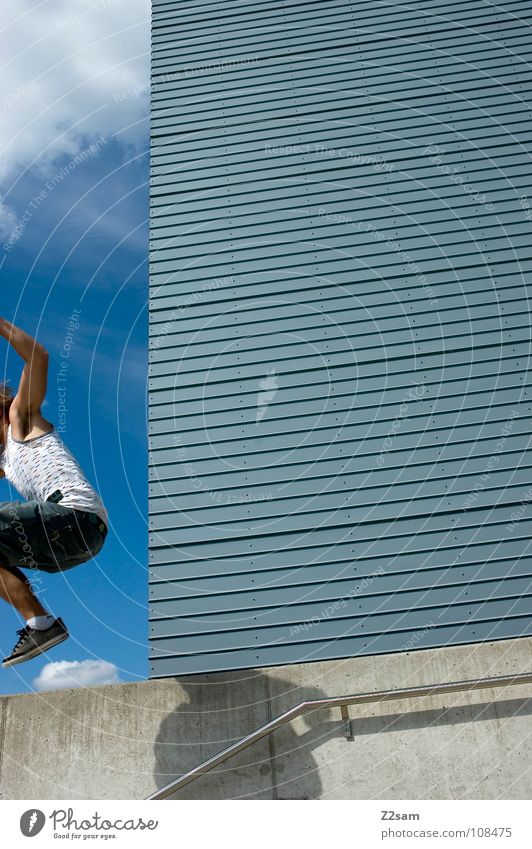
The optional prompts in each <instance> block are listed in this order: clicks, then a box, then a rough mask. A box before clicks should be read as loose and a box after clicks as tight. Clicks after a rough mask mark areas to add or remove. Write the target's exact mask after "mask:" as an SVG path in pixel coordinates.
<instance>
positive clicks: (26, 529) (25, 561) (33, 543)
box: [0, 501, 107, 572]
mask: <svg viewBox="0 0 532 849" xmlns="http://www.w3.org/2000/svg"><path fill="white" fill-rule="evenodd" d="M106 535H107V527H106V525H105V524H104V522H102V520H101V519H100V517H99V516H97V515H96V513H89V512H86V511H85V510H78V509H77V508H74V507H65V506H64V505H61V504H58V503H56V502H53V501H3V502H0V564H1V565H3V566H7V567H10V566H20V567H21V568H23V569H40V570H42V571H43V572H63V571H64V570H65V569H71V568H72V567H73V566H79V564H80V563H85V562H86V561H87V560H90V559H91V557H94V556H95V555H96V554H98V552H99V551H100V549H101V548H102V546H103V544H104V542H105V538H106Z"/></svg>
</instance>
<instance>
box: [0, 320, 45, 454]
mask: <svg viewBox="0 0 532 849" xmlns="http://www.w3.org/2000/svg"><path fill="white" fill-rule="evenodd" d="M0 336H3V337H4V339H7V341H8V342H9V343H10V345H11V346H12V347H13V348H14V350H15V351H16V352H17V354H19V356H21V357H22V359H23V360H24V361H25V364H24V368H23V370H22V375H21V378H20V384H19V388H18V391H17V394H16V395H15V397H14V399H13V401H12V403H11V407H10V409H9V421H10V423H11V424H12V425H13V429H14V431H16V433H15V438H21V439H24V438H25V436H26V435H27V434H28V433H29V432H30V431H31V429H32V427H33V425H34V424H36V425H37V426H38V427H40V428H42V429H44V430H46V424H49V423H48V422H46V420H45V419H43V418H42V416H41V404H42V402H43V401H44V397H45V395H46V382H47V376H48V351H47V350H46V348H45V347H44V346H43V345H41V344H40V343H39V342H37V341H36V340H35V339H33V337H32V336H30V335H29V333H25V332H24V330H21V329H20V328H19V327H16V326H15V325H14V324H11V322H9V321H7V320H6V319H5V318H0ZM43 422H44V428H43ZM21 433H22V436H20V434H21Z"/></svg>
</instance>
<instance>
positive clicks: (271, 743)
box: [154, 670, 341, 799]
mask: <svg viewBox="0 0 532 849" xmlns="http://www.w3.org/2000/svg"><path fill="white" fill-rule="evenodd" d="M173 680H174V681H175V685H176V708H175V710H174V711H172V712H171V713H170V714H169V715H168V716H167V717H166V718H165V719H164V720H163V721H162V723H161V726H160V729H159V733H158V735H157V739H156V742H155V770H154V778H155V783H156V785H157V787H158V788H161V787H164V786H165V785H166V784H168V783H169V782H170V781H171V780H172V779H173V778H176V777H177V776H178V775H182V774H183V773H184V772H187V771H188V770H190V769H192V768H193V767H195V766H197V765H198V764H199V763H201V762H202V761H204V760H206V759H207V758H209V757H211V756H212V755H215V754H217V753H218V752H219V751H221V750H222V749H224V748H226V747H227V746H229V745H230V744H231V743H233V742H235V741H236V740H239V739H240V738H241V737H244V736H245V735H246V734H249V733H251V732H252V731H254V730H255V729H256V728H258V727H259V726H261V725H264V724H265V723H266V722H268V721H269V720H270V719H272V718H274V717H276V716H278V715H279V714H281V713H283V712H284V711H285V710H287V709H289V708H291V707H293V706H294V705H296V704H299V703H300V702H302V701H307V700H310V699H320V698H324V697H325V695H326V694H325V693H324V692H323V691H322V690H320V689H319V688H318V687H309V686H307V685H305V686H298V685H295V684H294V683H291V682H290V681H287V680H283V679H281V678H277V677H275V676H273V675H268V676H266V675H263V674H261V673H259V672H257V671H256V670H241V671H237V672H233V673H222V674H217V675H194V676H189V677H187V678H176V679H173ZM331 716H332V713H331V711H330V710H327V709H325V710H320V711H314V712H312V713H309V714H306V715H305V716H304V717H300V718H298V719H297V720H296V721H294V722H292V723H289V724H288V725H286V726H284V727H283V728H282V729H280V730H279V731H276V732H275V733H274V734H272V735H269V736H268V737H266V738H265V739H263V740H261V741H259V742H257V743H254V744H253V745H252V746H250V747H249V748H248V749H247V750H246V751H244V752H240V753H239V754H238V755H235V756H234V757H233V758H231V759H230V760H229V761H228V762H227V763H226V764H225V765H222V766H220V767H218V768H217V769H216V770H213V771H212V772H211V773H210V774H208V775H205V776H201V778H198V779H197V780H196V781H194V782H193V783H192V784H190V785H188V787H185V788H183V789H182V790H180V791H179V792H178V793H177V794H175V796H174V797H173V798H176V799H242V798H246V799H276V798H285V799H286V798H288V799H318V798H320V796H321V793H322V785H321V781H320V777H319V771H318V765H317V763H316V761H315V759H314V756H313V751H314V749H316V748H318V747H319V746H320V745H321V744H322V743H323V742H324V741H326V740H328V739H330V737H331V735H332V736H338V734H339V733H341V730H340V729H341V722H340V719H339V718H338V721H336V722H334V723H333V722H327V720H328V719H330V717H331Z"/></svg>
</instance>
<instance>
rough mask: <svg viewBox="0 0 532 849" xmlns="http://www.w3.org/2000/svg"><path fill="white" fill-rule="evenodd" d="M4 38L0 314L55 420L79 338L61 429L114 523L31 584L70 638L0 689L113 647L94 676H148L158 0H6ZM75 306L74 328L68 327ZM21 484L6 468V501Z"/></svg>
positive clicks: (7, 368) (6, 637) (5, 366)
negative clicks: (27, 338) (30, 347)
mask: <svg viewBox="0 0 532 849" xmlns="http://www.w3.org/2000/svg"><path fill="white" fill-rule="evenodd" d="M126 5H127V9H128V15H127V16H126V15H125V14H124V12H125V9H126ZM125 19H126V20H127V27H128V34H127V37H124V33H123V32H121V30H123V28H124V26H125V25H124V20H125ZM0 38H1V39H2V48H3V49H2V55H3V57H5V68H7V71H6V73H7V76H6V77H5V79H6V80H7V86H6V87H4V92H5V98H4V101H3V104H0V112H2V113H3V114H2V115H1V116H0V117H1V119H2V130H1V131H0V144H1V145H2V151H3V156H2V157H1V162H2V164H1V166H0V190H1V193H2V194H1V202H0V263H1V265H0V267H1V274H2V281H3V282H2V290H1V291H2V298H1V302H2V303H1V307H0V314H2V315H3V316H4V317H6V318H8V319H9V320H11V321H14V322H15V323H16V324H19V325H20V326H22V327H23V328H24V329H26V330H27V331H28V332H30V333H33V334H35V335H37V337H38V338H39V340H40V341H42V342H43V343H44V344H45V345H46V347H47V348H48V350H49V352H50V368H49V382H48V394H47V401H46V404H45V406H44V408H43V414H44V415H45V416H46V417H47V418H48V419H49V420H50V421H52V422H54V424H56V425H57V424H58V413H59V409H58V405H59V401H60V397H59V395H58V386H59V384H58V382H57V375H58V372H59V370H60V368H61V366H60V363H61V361H62V359H63V355H62V351H63V350H64V347H65V341H67V342H68V343H69V344H70V348H69V358H68V369H67V375H66V381H65V382H64V383H63V384H62V386H63V387H64V388H66V396H65V398H66V407H67V412H66V414H65V426H66V430H65V432H64V433H62V437H63V439H64V440H65V442H66V443H67V445H68V446H69V448H70V449H71V450H72V451H73V452H74V454H75V455H76V456H77V458H78V460H79V462H80V463H81V465H82V467H83V469H84V471H85V472H86V474H87V476H88V477H89V479H90V480H91V481H92V483H93V484H94V485H95V486H96V487H97V489H98V490H99V492H100V494H101V495H102V497H103V500H104V502H105V504H106V507H107V509H108V512H109V516H110V521H111V530H110V534H109V537H108V539H107V542H106V545H105V547H104V549H103V550H102V552H101V553H100V555H99V556H98V557H97V558H96V559H95V560H93V561H91V562H90V563H87V564H84V565H82V566H80V567H78V568H76V569H73V570H71V571H69V572H67V573H65V574H64V575H44V574H43V576H42V580H39V581H38V584H37V585H36V589H37V591H38V593H39V596H40V598H41V600H42V601H43V603H44V604H45V605H46V606H47V607H49V608H50V609H51V610H52V612H53V613H55V614H56V615H60V616H62V617H63V618H64V619H65V621H66V623H67V625H68V626H69V628H70V631H71V638H70V640H68V641H67V642H65V643H64V644H63V645H61V646H58V647H56V648H55V649H53V650H52V651H51V652H50V653H49V655H48V656H46V657H43V658H41V659H36V660H34V661H30V662H28V663H26V664H21V665H20V666H16V667H13V668H12V669H11V670H2V671H1V675H0V692H1V693H15V692H26V691H28V690H33V689H35V688H36V687H38V682H37V684H36V683H35V680H36V678H37V677H38V676H41V679H42V675H43V669H44V668H45V667H46V666H47V664H48V663H50V662H54V663H57V662H61V661H69V662H75V661H87V660H96V661H104V662H105V664H106V666H105V670H107V673H106V674H107V675H108V678H105V676H104V677H103V678H101V677H100V679H99V678H98V668H99V667H98V664H93V665H92V666H91V669H94V670H96V673H95V675H94V676H93V677H92V678H91V677H90V676H89V677H88V678H87V679H86V683H88V684H89V685H90V684H91V683H100V682H101V681H104V680H117V678H118V679H119V680H123V681H132V680H133V681H134V680H139V679H142V678H145V677H146V674H147V649H146V641H147V622H146V619H147V613H146V606H147V572H146V570H147V519H146V513H147V483H146V478H147V470H146V467H147V441H146V415H147V411H146V370H147V249H148V227H147V216H148V183H147V181H148V167H149V159H148V157H149V138H148V109H149V99H148V93H147V81H148V67H149V4H148V3H146V2H144V0H130V2H129V3H128V4H125V3H123V2H120V0H115V2H111V1H110V0H105V2H103V0H100V2H95V3H91V2H90V0H83V1H82V0H79V2H78V0H73V2H72V0H71V2H69V3H68V4H67V3H66V2H63V0H54V2H53V3H52V2H51V0H50V2H41V3H39V4H33V3H29V2H22V3H21V2H20V0H17V2H16V3H15V2H11V0H9V2H8V3H7V14H6V16H5V22H4V24H3V26H2V35H1V36H0ZM143 85H144V86H145V90H144V91H143V92H141V93H140V94H139V93H138V92H139V89H140V88H141V87H142V86H143ZM128 91H131V92H133V91H134V92H135V93H134V94H133V93H132V95H131V96H127V97H118V96H117V95H123V93H124V92H128ZM91 145H92V148H91ZM74 310H78V311H79V327H78V328H75V329H74V330H69V319H70V317H71V316H72V315H73V314H75V313H74ZM70 334H71V336H72V339H69V336H70ZM0 343H1V344H0V364H1V367H2V378H5V377H7V378H9V379H10V381H11V382H12V383H13V384H15V385H16V383H17V381H18V378H19V375H20V370H21V361H20V360H19V358H18V357H17V355H16V354H14V352H10V351H9V350H8V345H7V343H5V342H4V340H0ZM18 497H19V496H18V494H17V493H16V491H14V490H13V489H11V488H10V486H9V484H8V483H6V482H5V481H1V482H0V499H1V500H11V499H15V498H18ZM1 623H2V627H1V632H0V633H1V639H2V645H1V648H2V650H3V651H4V653H6V652H8V651H9V650H10V649H11V648H12V645H13V643H14V642H15V639H16V635H15V630H16V628H18V627H20V626H21V622H20V619H19V617H18V615H17V614H16V613H14V612H13V611H12V610H11V609H10V608H9V607H8V605H2V608H1ZM109 664H111V666H109ZM115 667H116V669H115ZM87 668H88V667H87ZM102 668H103V665H100V672H101V669H102ZM109 670H111V672H110V673H109ZM48 671H49V670H48ZM91 674H92V673H91ZM109 675H110V677H109ZM52 677H53V676H49V680H50V681H51V680H52Z"/></svg>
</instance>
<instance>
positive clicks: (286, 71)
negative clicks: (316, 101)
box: [151, 30, 531, 103]
mask: <svg viewBox="0 0 532 849" xmlns="http://www.w3.org/2000/svg"><path fill="white" fill-rule="evenodd" d="M530 48H531V45H530V39H529V38H528V33H527V32H526V31H523V32H522V31H519V30H516V31H514V32H513V33H512V34H511V35H510V36H509V37H507V38H505V39H504V42H496V43H494V42H488V41H482V40H481V41H479V42H477V43H470V44H468V45H467V49H466V48H465V47H464V46H463V45H461V44H460V45H459V46H458V47H457V46H456V45H450V46H449V47H448V48H447V49H446V51H445V63H444V64H442V62H441V61H440V63H439V69H438V74H439V75H440V76H442V77H443V78H444V77H445V76H446V75H448V74H450V73H452V72H453V71H456V70H457V69H460V68H466V67H470V68H471V70H472V72H473V73H475V71H476V70H482V65H483V63H486V66H487V67H488V68H489V67H490V63H491V65H492V66H493V65H495V63H498V62H499V61H501V59H505V60H506V62H507V64H508V67H509V68H510V67H513V68H515V69H518V68H522V67H523V65H524V63H526V61H527V57H528V55H529V51H530ZM434 52H435V51H434V50H433V49H432V48H431V47H430V46H427V45H426V44H424V43H422V42H417V43H415V44H407V45H403V44H401V43H398V44H395V45H394V49H393V51H392V50H389V51H388V52H387V53H386V54H384V53H381V52H379V51H375V50H374V49H372V48H371V46H370V47H369V48H366V49H362V50H361V49H360V48H359V49H357V50H356V54H355V52H354V48H353V46H349V47H346V46H343V45H342V46H337V47H335V48H332V49H328V50H327V55H326V57H323V55H321V54H317V53H315V52H310V53H300V54H292V55H291V56H289V57H282V56H276V57H262V58H261V59H260V61H259V60H252V61H249V62H245V61H244V62H242V63H240V62H233V63H231V62H229V63H224V62H223V60H222V61H220V62H214V63H212V64H211V65H204V66H203V67H202V69H201V87H199V86H198V76H195V75H194V73H191V72H189V71H188V70H186V69H183V70H181V71H176V72H174V73H172V72H170V73H168V74H158V75H154V76H153V79H152V83H151V90H152V98H153V101H154V102H155V103H159V102H160V101H161V100H163V99H164V97H165V96H166V95H169V96H172V95H174V94H176V93H177V92H179V93H181V94H182V95H184V96H187V94H188V93H190V92H199V91H201V92H202V93H204V94H206V95H207V94H209V93H210V92H211V91H212V90H213V89H214V88H216V87H217V88H218V90H219V91H225V90H226V89H228V90H232V89H235V90H237V89H239V88H241V87H246V86H247V85H250V84H252V85H262V84H264V83H268V81H269V82H276V81H280V80H283V79H286V78H289V77H290V75H291V74H292V75H293V76H292V78H293V79H294V81H297V80H298V79H300V78H305V77H306V78H309V79H313V78H316V75H317V74H321V75H323V73H324V71H323V59H324V58H325V59H326V60H327V64H328V73H329V75H330V76H332V77H334V76H335V75H336V74H337V73H341V71H342V68H343V67H350V68H351V69H352V68H353V65H355V67H356V68H357V78H358V75H359V74H365V73H371V74H375V76H383V75H386V74H389V73H390V71H392V70H395V71H396V73H398V74H408V75H413V76H423V75H424V74H425V72H426V71H429V70H431V71H432V72H434ZM436 52H437V51H436ZM495 66H496V65H495ZM429 76H430V74H429ZM355 81H356V79H355Z"/></svg>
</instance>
